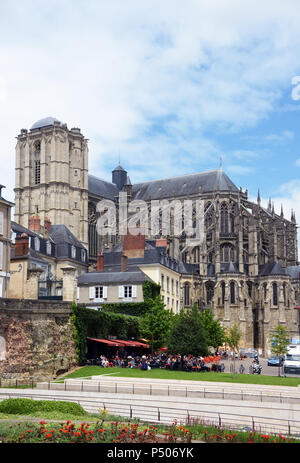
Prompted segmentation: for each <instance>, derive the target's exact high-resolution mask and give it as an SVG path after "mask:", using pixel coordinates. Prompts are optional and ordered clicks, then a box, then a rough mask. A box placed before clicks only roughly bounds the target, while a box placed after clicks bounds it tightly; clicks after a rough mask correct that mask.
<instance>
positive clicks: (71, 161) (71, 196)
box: [14, 117, 88, 247]
mask: <svg viewBox="0 0 300 463" xmlns="http://www.w3.org/2000/svg"><path fill="white" fill-rule="evenodd" d="M14 191H15V204H16V206H15V221H16V222H17V223H19V224H20V225H23V226H24V227H27V228H28V226H29V220H30V218H31V217H33V216H38V217H39V218H40V220H41V223H42V224H44V220H45V219H46V220H47V219H49V220H50V221H51V223H52V224H53V225H66V226H67V227H68V228H69V229H70V231H71V232H72V233H73V234H74V235H75V236H76V237H77V238H78V239H79V240H80V241H81V242H82V244H83V245H84V246H86V247H87V246H88V144H87V139H85V138H84V136H83V135H82V133H81V132H80V129H78V128H72V129H70V130H69V129H68V127H67V125H66V124H62V123H61V122H60V121H58V120H57V119H54V118H52V117H47V118H44V119H41V120H39V121H38V122H36V123H35V124H33V126H32V127H31V129H30V130H29V131H28V130H26V129H22V130H21V133H20V134H19V135H18V137H17V146H16V182H15V190H14Z"/></svg>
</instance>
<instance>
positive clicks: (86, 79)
mask: <svg viewBox="0 0 300 463" xmlns="http://www.w3.org/2000/svg"><path fill="white" fill-rule="evenodd" d="M0 8H1V9H2V13H1V15H0V75H1V76H3V79H4V80H5V82H6V91H5V98H4V99H3V98H2V104H1V107H0V139H1V148H2V149H1V157H2V161H4V162H2V165H3V170H2V172H1V173H2V175H1V176H3V178H2V180H1V183H5V182H6V184H7V186H8V189H9V190H10V191H12V188H13V184H14V173H13V169H14V145H15V136H16V135H17V133H18V132H19V130H20V128H22V127H26V128H30V126H31V125H32V123H33V122H34V121H36V120H38V119H40V118H42V117H45V116H48V115H49V116H53V117H57V118H58V119H60V120H63V121H64V122H67V123H68V126H69V127H73V126H79V127H81V129H82V132H83V133H84V135H85V136H86V137H87V138H89V140H90V167H91V169H93V173H95V174H97V175H100V176H102V177H108V176H109V175H110V174H109V171H110V170H111V168H112V167H114V164H115V163H116V162H117V159H118V152H119V151H120V154H121V159H122V160H124V164H125V165H124V167H127V168H128V170H130V169H129V168H131V172H130V174H131V176H132V181H133V182H135V181H138V180H140V179H145V178H153V177H168V176H171V175H178V174H181V173H182V172H184V173H189V172H192V171H193V170H195V169H196V168H197V166H199V165H201V167H202V168H214V167H217V166H218V165H219V157H220V155H221V152H222V149H221V148H220V146H219V144H218V143H217V142H216V141H212V140H211V138H210V137H209V135H208V131H209V130H213V131H214V133H216V134H218V135H222V134H224V133H228V132H231V133H232V132H237V131H239V130H240V129H241V128H247V127H249V126H252V127H253V126H255V125H256V124H257V123H258V122H259V121H260V120H262V119H263V118H266V117H267V116H268V114H269V113H270V111H272V110H274V108H277V106H278V102H279V101H280V98H281V96H282V92H283V90H284V89H286V85H290V82H291V76H293V75H297V74H299V72H297V71H298V70H299V65H300V63H299V52H298V50H299V47H300V35H299V24H298V16H299V12H300V5H299V3H298V2H297V1H288V0H287V1H286V2H285V3H284V5H283V3H282V2H281V1H279V0H277V1H276V0H272V1H269V0H265V1H264V2H261V1H260V2H258V1H253V0H252V1H250V0H244V1H243V2H236V0H224V1H222V2H220V1H219V0H201V1H200V0H191V1H190V2H187V3H186V2H181V1H179V0H164V1H163V2H161V1H158V0H150V1H149V2H141V1H138V0H127V1H126V2H124V1H123V0H122V1H121V0H116V1H114V2H106V1H104V0H100V1H99V0H98V1H95V0H86V1H84V2H83V1H80V0H78V1H76V2H71V1H70V0H65V1H58V0H53V1H51V2H48V3H43V4H42V3H41V2H36V1H33V0H31V1H30V0H28V1H27V2H26V4H24V5H23V4H21V3H20V2H19V1H16V0H12V1H11V2H6V3H5V4H4V5H2V4H1V7H0ZM291 91H292V88H291ZM0 95H1V93H0ZM0 100H1V97H0ZM275 135H276V137H277V138H276V137H275V138H274V137H273V138H272V139H271V140H269V141H272V142H273V143H274V142H277V143H278V142H279V141H280V142H282V141H287V140H289V139H291V136H292V133H288V132H286V133H282V134H275ZM278 137H279V138H278ZM248 154H249V156H251V153H248ZM239 155H240V156H241V151H240V152H239ZM231 156H232V157H231ZM235 156H236V158H238V150H237V151H236V153H234V154H233V155H232V154H230V153H226V162H227V163H228V165H229V167H230V169H231V171H232V172H235V173H238V174H241V175H243V174H246V173H250V172H253V167H251V166H248V165H247V166H243V165H242V166H240V165H235V163H234V160H233V159H234V157H235ZM241 158H242V157H240V159H241ZM137 166H138V168H137ZM138 169H139V170H138Z"/></svg>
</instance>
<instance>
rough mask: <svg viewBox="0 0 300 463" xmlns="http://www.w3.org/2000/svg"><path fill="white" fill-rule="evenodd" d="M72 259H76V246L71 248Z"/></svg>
mask: <svg viewBox="0 0 300 463" xmlns="http://www.w3.org/2000/svg"><path fill="white" fill-rule="evenodd" d="M71 257H72V259H76V248H75V246H72V247H71Z"/></svg>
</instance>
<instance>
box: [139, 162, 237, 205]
mask: <svg viewBox="0 0 300 463" xmlns="http://www.w3.org/2000/svg"><path fill="white" fill-rule="evenodd" d="M218 186H219V188H220V191H229V190H230V188H231V189H232V191H235V192H238V188H237V187H236V186H235V185H234V183H232V181H231V180H230V178H229V177H228V176H227V175H226V174H225V173H224V172H223V171H222V170H221V169H219V170H211V171H207V172H200V173H196V174H190V175H182V176H180V177H172V178H166V179H162V180H153V181H151V182H144V183H138V184H135V185H133V187H132V193H133V197H134V199H143V200H150V199H160V198H170V197H173V196H186V195H194V194H198V193H199V192H200V191H201V192H202V193H208V192H211V191H216V190H217V187H218Z"/></svg>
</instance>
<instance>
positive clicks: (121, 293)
mask: <svg viewBox="0 0 300 463" xmlns="http://www.w3.org/2000/svg"><path fill="white" fill-rule="evenodd" d="M119 298H124V286H119Z"/></svg>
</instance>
